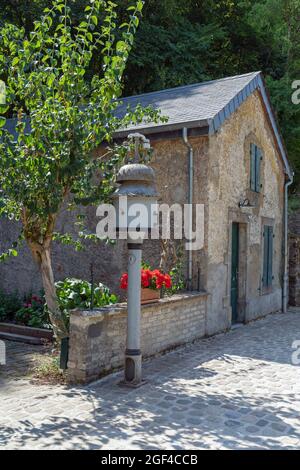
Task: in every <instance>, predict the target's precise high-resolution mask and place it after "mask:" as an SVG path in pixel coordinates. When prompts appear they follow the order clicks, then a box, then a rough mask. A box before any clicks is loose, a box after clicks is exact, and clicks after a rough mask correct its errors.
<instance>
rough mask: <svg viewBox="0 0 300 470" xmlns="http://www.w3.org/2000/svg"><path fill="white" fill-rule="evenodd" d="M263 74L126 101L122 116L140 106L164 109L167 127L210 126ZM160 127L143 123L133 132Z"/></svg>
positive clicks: (156, 93) (256, 73)
mask: <svg viewBox="0 0 300 470" xmlns="http://www.w3.org/2000/svg"><path fill="white" fill-rule="evenodd" d="M258 75H259V72H254V73H248V74H246V75H238V76H235V77H228V78H222V79H220V80H213V81H209V82H203V83H196V84H193V85H187V86H180V87H177V88H171V89H167V90H162V91H155V92H152V93H145V94H143V95H136V96H130V97H128V98H122V102H123V104H122V106H120V108H119V109H118V114H119V113H120V115H122V114H124V113H125V112H126V108H127V107H128V106H129V107H130V108H133V109H134V108H135V107H136V106H137V105H138V104H140V105H142V106H143V107H145V106H152V107H153V108H155V109H160V110H161V114H162V115H163V116H167V117H168V122H167V127H170V125H173V124H187V123H190V124H192V123H199V124H200V125H201V124H202V125H207V124H208V123H209V121H210V120H213V119H214V117H215V116H216V115H217V114H218V113H219V112H220V111H221V110H222V109H223V108H224V107H225V106H226V105H227V104H228V103H229V102H230V101H231V100H233V99H234V98H235V97H236V96H237V95H238V94H239V93H240V92H241V91H242V90H244V89H245V87H246V86H247V85H250V83H251V82H252V81H253V80H254V79H255V78H256V77H257V76H258ZM155 127H158V128H160V127H161V123H148V124H139V125H137V126H134V127H133V128H132V129H139V128H140V129H145V128H151V129H153V130H154V129H155Z"/></svg>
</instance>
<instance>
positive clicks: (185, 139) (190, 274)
mask: <svg viewBox="0 0 300 470" xmlns="http://www.w3.org/2000/svg"><path fill="white" fill-rule="evenodd" d="M182 138H183V142H184V144H185V145H186V147H187V148H188V175H189V177H188V178H189V179H188V204H189V211H188V227H189V230H188V232H189V233H188V238H189V241H191V240H192V235H193V202H194V201H193V193H194V150H193V147H192V145H191V144H190V142H189V140H188V130H187V128H186V127H184V128H183V129H182ZM187 288H188V290H189V291H191V290H193V289H192V288H193V252H192V250H189V251H188V282H187Z"/></svg>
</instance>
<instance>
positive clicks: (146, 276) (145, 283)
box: [141, 270, 150, 288]
mask: <svg viewBox="0 0 300 470" xmlns="http://www.w3.org/2000/svg"><path fill="white" fill-rule="evenodd" d="M141 277H142V287H144V288H147V287H149V286H150V276H149V273H148V272H145V271H144V270H142V273H141Z"/></svg>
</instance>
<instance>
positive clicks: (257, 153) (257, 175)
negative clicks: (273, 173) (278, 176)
mask: <svg viewBox="0 0 300 470" xmlns="http://www.w3.org/2000/svg"><path fill="white" fill-rule="evenodd" d="M260 162H261V150H260V149H259V148H258V147H257V146H255V191H256V192H257V193H259V192H260Z"/></svg>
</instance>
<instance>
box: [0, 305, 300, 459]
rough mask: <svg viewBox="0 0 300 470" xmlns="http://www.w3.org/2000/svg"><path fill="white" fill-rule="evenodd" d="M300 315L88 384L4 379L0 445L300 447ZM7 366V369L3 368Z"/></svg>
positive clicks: (254, 326)
mask: <svg viewBox="0 0 300 470" xmlns="http://www.w3.org/2000/svg"><path fill="white" fill-rule="evenodd" d="M295 340H300V310H299V309H298V310H296V309H294V310H291V311H290V312H289V313H288V314H287V315H285V316H284V315H282V314H275V315H270V316H268V317H267V318H265V319H263V320H260V321H257V322H254V323H252V324H249V325H247V326H242V327H239V328H236V329H234V330H232V331H230V332H229V333H228V334H224V335H219V336H216V337H214V338H210V339H206V340H202V341H198V342H197V343H194V344H193V345H190V346H188V347H185V348H181V349H178V350H176V351H174V352H172V353H169V354H167V355H165V356H161V357H158V358H156V359H153V360H151V361H149V362H147V363H145V365H144V376H145V378H146V379H147V381H148V383H147V385H144V386H143V387H141V388H139V389H136V390H131V389H126V388H122V387H119V385H118V381H119V380H120V378H121V375H120V374H114V375H111V376H109V377H107V378H105V379H103V380H100V381H98V382H96V383H94V384H92V385H90V386H86V387H72V388H67V387H63V386H45V385H43V386H41V385H31V384H30V383H29V382H28V380H26V379H19V380H16V379H11V378H9V377H6V379H5V380H3V381H1V402H0V448H2V449H3V448H6V449H21V448H22V449H111V450H112V449H219V448H220V449H249V448H250V449H283V448H285V449H287V448H290V449H296V448H300V366H293V365H292V364H291V354H292V352H293V350H292V343H293V341H295ZM0 367H1V366H0Z"/></svg>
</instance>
